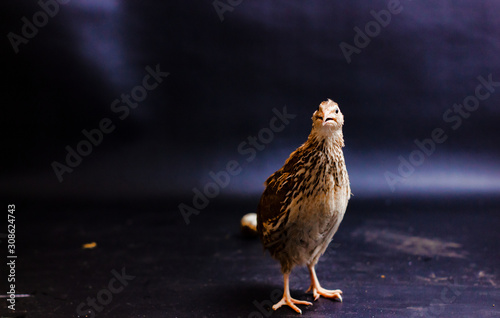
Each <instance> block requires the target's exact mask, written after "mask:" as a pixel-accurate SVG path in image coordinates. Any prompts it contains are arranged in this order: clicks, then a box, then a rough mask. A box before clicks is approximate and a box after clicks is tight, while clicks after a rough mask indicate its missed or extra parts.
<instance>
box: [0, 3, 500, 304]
mask: <svg viewBox="0 0 500 318" xmlns="http://www.w3.org/2000/svg"><path fill="white" fill-rule="evenodd" d="M224 3H225V2H224ZM233 3H238V1H233ZM387 3H388V2H387V1H342V2H339V1H326V0H325V1H295V0H294V1H250V0H243V1H241V3H239V4H237V5H236V6H234V7H232V10H229V11H226V12H224V13H223V18H224V19H223V21H221V19H220V17H219V15H218V13H217V11H216V9H215V8H214V5H213V2H212V1H180V0H179V1H170V0H169V1H118V0H89V1H83V0H80V1H77V0H72V1H70V2H69V3H67V4H60V5H59V12H57V14H55V16H54V17H51V18H49V20H48V23H47V24H46V25H45V26H43V27H40V28H39V30H38V33H37V34H36V36H34V37H33V38H31V39H29V41H28V43H27V44H20V45H19V47H18V48H19V52H18V53H15V51H14V49H13V47H12V45H11V44H10V42H9V39H8V34H9V33H10V32H13V33H16V34H18V35H22V32H21V30H22V27H23V23H24V22H23V20H22V18H23V17H27V19H28V20H29V21H32V18H33V14H35V13H36V12H37V11H40V10H41V8H40V6H39V5H38V4H37V2H36V1H22V2H20V1H4V2H2V5H1V10H2V13H3V14H2V16H3V17H2V19H1V31H2V34H3V41H2V56H3V57H2V72H1V74H2V77H3V79H4V80H3V84H2V86H1V92H2V114H1V115H0V118H1V119H0V120H1V127H2V134H1V136H0V138H1V145H2V173H1V175H0V193H1V196H2V197H3V199H4V200H5V203H6V204H7V203H15V204H16V205H17V206H18V207H19V209H20V211H22V213H23V215H25V217H26V224H28V223H29V222H30V219H29V216H33V218H32V219H31V222H37V221H38V220H42V219H43V220H58V222H62V223H61V228H62V229H64V230H65V231H68V233H70V230H71V228H72V227H73V226H74V223H73V222H75V218H77V219H78V220H80V219H79V218H78V217H76V216H75V215H76V214H75V213H74V210H78V209H80V208H82V207H85V208H87V207H90V208H89V209H90V210H92V211H94V212H92V213H94V214H92V213H91V212H88V213H89V215H92V216H93V217H96V220H101V219H105V218H106V217H107V218H108V219H110V220H115V221H116V220H118V218H119V217H120V215H122V213H124V212H123V210H124V209H125V208H124V209H123V210H122V209H121V208H122V207H127V209H128V210H127V211H128V212H127V213H129V214H127V215H141V214H143V213H145V211H151V210H154V211H157V213H163V214H160V215H163V216H164V218H166V219H167V220H168V221H165V220H163V222H166V223H169V222H170V224H176V226H178V227H179V228H183V226H185V224H184V221H183V218H182V216H181V214H180V212H179V210H178V205H179V204H180V203H185V204H187V205H190V206H192V197H193V195H194V192H193V189H195V188H196V189H201V190H203V188H204V186H206V185H207V183H209V182H210V181H211V180H210V176H209V172H211V171H213V172H218V171H221V170H224V169H225V167H226V164H227V163H228V162H229V161H231V160H236V161H237V162H238V163H240V164H241V168H242V170H241V173H239V174H238V175H236V176H233V177H232V178H231V181H230V184H229V185H228V186H227V187H224V188H223V189H220V195H218V196H216V197H215V198H213V199H211V200H210V208H209V209H211V208H212V207H215V206H218V205H217V204H222V205H224V204H226V202H228V200H229V201H230V202H235V204H234V205H233V206H232V207H231V209H234V210H233V213H234V215H235V219H238V218H239V215H242V214H243V213H246V212H251V211H253V210H254V207H255V206H256V205H257V202H258V198H259V195H260V193H261V192H262V191H263V182H264V180H265V179H266V178H267V177H268V176H269V175H270V174H271V173H272V172H274V171H275V170H277V169H278V168H280V167H281V165H282V164H283V162H284V160H285V159H286V158H287V157H288V155H289V153H290V152H292V151H293V150H294V149H295V148H296V147H298V146H299V145H300V144H301V143H303V142H304V141H305V140H306V138H307V135H308V134H309V131H310V125H311V120H310V118H311V115H312V113H313V112H314V110H315V109H316V108H317V106H318V105H319V103H320V102H321V101H324V100H326V99H327V98H331V99H333V100H334V101H336V102H338V103H339V105H340V107H341V110H342V112H343V114H344V116H345V126H344V138H345V143H346V147H345V148H344V154H345V157H346V163H347V168H348V171H349V174H350V178H351V187H352V191H353V193H354V197H353V199H352V202H353V204H354V205H356V204H357V203H356V202H368V201H366V200H378V201H381V202H384V204H385V206H389V205H390V204H391V202H393V201H394V200H404V199H410V198H411V199H412V200H416V201H420V202H422V200H427V199H429V198H433V199H437V200H441V198H443V200H445V201H446V202H449V201H450V198H452V199H451V200H452V201H453V198H458V197H460V198H464V197H466V198H471V199H470V200H469V201H468V203H469V204H471V205H470V206H471V207H475V206H476V203H477V202H479V201H478V199H477V198H485V197H488V198H494V197H496V196H497V195H498V193H499V191H500V165H499V163H498V162H499V161H498V159H497V158H498V155H499V154H500V151H499V147H498V123H499V119H500V107H499V103H500V87H495V91H494V92H492V93H491V96H490V97H489V98H487V99H486V100H484V101H481V102H480V104H479V106H478V108H477V110H475V111H473V112H471V113H470V117H468V118H464V119H463V122H462V124H461V125H459V126H458V128H457V129H456V130H453V129H452V128H451V126H452V125H451V124H450V123H447V122H445V121H444V119H443V114H444V113H445V112H446V111H447V110H449V109H453V105H454V104H461V103H462V102H463V100H464V98H466V97H467V96H469V95H474V93H475V89H476V86H477V85H478V84H479V83H480V82H479V81H478V77H479V76H482V77H483V78H488V76H490V75H491V77H492V79H493V81H495V82H498V81H500V59H499V58H498V56H499V53H500V18H499V17H498V12H500V3H499V2H498V1H495V0H491V1H472V0H469V1H453V0H446V1H438V2H436V1H421V0H419V1H401V3H400V6H401V8H402V11H401V12H400V13H398V14H394V15H392V16H391V21H390V23H389V24H388V25H387V26H386V27H383V28H381V30H380V32H379V33H378V35H376V36H374V37H373V38H371V41H370V43H369V44H368V45H367V46H366V47H365V48H362V49H361V52H360V53H359V54H353V55H352V56H351V59H352V61H351V62H350V63H348V62H347V61H346V58H345V57H344V55H343V53H342V50H341V48H340V43H341V42H346V43H348V44H350V45H354V37H355V34H356V33H355V30H354V28H356V27H358V28H360V29H362V30H364V29H365V26H366V25H367V23H369V22H370V21H373V20H374V18H373V16H372V15H371V14H370V11H371V10H375V11H376V12H379V11H380V10H387ZM156 65H160V69H161V71H163V72H169V73H170V75H169V76H168V77H166V78H165V79H164V80H163V82H162V83H160V84H159V86H158V87H157V88H156V89H154V90H152V91H149V92H148V96H147V98H146V99H145V100H144V101H143V102H141V103H140V104H139V106H138V107H137V108H135V109H131V110H130V115H129V116H128V117H127V118H125V119H123V120H121V119H119V117H118V116H119V114H117V113H115V112H113V111H112V110H111V104H112V102H113V100H115V99H116V98H119V97H120V95H121V94H130V92H131V90H132V89H133V88H134V87H135V86H137V85H140V84H141V83H142V79H143V77H144V76H145V75H146V74H147V71H146V69H145V68H146V66H150V67H152V68H155V66H156ZM284 107H286V109H287V111H288V113H290V114H294V115H296V117H295V118H294V119H293V120H291V121H290V123H289V124H288V125H286V127H285V129H284V130H283V131H282V132H279V133H276V134H275V136H274V137H273V138H272V141H271V142H269V144H267V145H266V146H265V149H263V150H262V151H258V152H257V153H256V156H255V159H254V160H250V161H249V162H248V161H247V160H246V159H247V158H248V155H244V154H242V153H241V151H238V146H239V145H240V144H241V143H242V142H244V141H247V140H248V137H249V136H256V135H258V133H259V131H261V130H262V129H263V128H266V127H269V121H270V120H271V119H272V118H273V116H274V112H273V109H274V108H276V109H277V110H279V111H281V110H283V108H284ZM103 118H110V119H111V120H112V122H113V124H114V125H115V127H116V128H115V130H114V131H113V132H111V133H109V134H105V135H104V137H103V141H102V143H101V144H99V145H98V146H95V147H93V149H92V151H91V153H90V154H89V155H88V156H84V157H83V158H82V162H81V163H80V164H79V165H77V166H76V167H74V168H73V169H74V170H73V172H71V173H65V174H64V175H63V180H62V182H59V180H58V178H57V176H56V174H55V173H54V171H53V168H52V166H51V164H52V163H53V162H54V161H57V162H59V163H61V164H66V163H65V160H66V159H65V158H66V154H67V150H66V147H67V146H70V147H72V148H73V149H76V146H77V144H78V143H79V142H81V141H82V140H84V139H85V136H84V135H83V134H82V130H83V129H86V130H91V129H95V128H98V127H99V122H100V121H101V120H102V119H103ZM436 128H442V129H443V130H444V132H445V134H446V136H447V139H446V141H445V142H443V143H441V144H438V145H436V148H435V151H434V152H433V153H432V154H431V155H429V156H427V155H426V156H425V157H424V159H423V162H422V163H421V164H419V165H417V166H416V167H414V169H415V170H414V171H413V172H412V173H411V174H410V175H409V176H407V177H404V178H402V179H401V180H402V181H403V182H398V183H397V184H396V185H395V188H393V189H391V187H390V185H389V184H388V182H387V180H386V176H385V174H386V173H387V172H390V173H393V174H395V175H397V174H398V167H399V165H400V162H401V159H400V157H399V156H402V157H403V158H405V159H406V160H409V157H410V155H411V153H412V152H413V153H414V152H415V150H417V149H418V148H417V146H416V144H415V143H414V140H415V139H418V140H424V139H426V138H431V133H432V131H433V130H434V129H436ZM238 200H242V201H241V202H243V201H244V202H245V203H244V204H243V203H242V204H241V207H238V203H237V202H238ZM363 200H365V201H363ZM481 202H482V201H481ZM479 203H480V202H479ZM382 206H384V205H383V204H382ZM117 207H118V208H117ZM422 209H423V210H426V208H425V207H424V208H422ZM443 210H445V209H443ZM472 210H474V208H472ZM472 210H471V211H472ZM95 211H98V212H95ZM440 211H441V210H440V209H436V211H435V213H438V214H439V213H440ZM19 213H21V212H19ZM86 213H87V212H86ZM398 213H400V212H399V211H398ZM408 213H410V212H408ZM471 213H472V212H471ZM212 215H215V214H212ZM115 218H116V219H115ZM155 218H158V216H155ZM160 218H161V217H160ZM123 220H124V221H123V222H125V219H123ZM195 220H196V219H194V218H193V219H192V220H191V221H192V222H197V221H195ZM204 220H206V221H207V222H215V221H216V220H217V219H216V218H215V217H212V218H210V217H208V216H205V219H204ZM210 220H211V221H210ZM80 221H82V222H83V220H80ZM47 222H48V221H47ZM65 222H66V223H65ZM113 222H114V221H113ZM160 222H161V221H160ZM199 222H201V219H200V221H199ZM118 223H119V222H118ZM225 224H227V222H226V223H225ZM212 225H213V226H214V227H217V223H216V222H215V224H212ZM26 226H28V225H26ZM234 226H235V229H236V230H237V226H238V224H237V222H236V223H235V224H234ZM145 228H147V227H145ZM186 229H188V230H189V227H186ZM47 233H49V234H48V235H53V236H56V237H57V235H58V234H54V233H58V232H57V231H56V232H54V231H52V232H51V231H50V230H47ZM19 235H21V234H19ZM22 235H23V236H24V237H25V240H31V237H30V235H29V234H27V233H23V234H22ZM41 235H42V236H43V234H41ZM79 239H80V240H82V238H81V237H80V238H79ZM75 240H76V239H75ZM89 240H91V238H90V237H89ZM76 241H77V240H76ZM82 243H83V242H82ZM179 253H180V255H182V252H179ZM61 257H62V256H61ZM116 266H118V265H116ZM110 268H112V267H110ZM273 273H274V272H273ZM275 274H278V271H276V273H275ZM103 277H104V280H107V279H108V277H109V270H108V271H107V272H106V273H104V274H103ZM264 290H265V292H267V289H264ZM436 293H438V292H436ZM80 299H81V298H80Z"/></svg>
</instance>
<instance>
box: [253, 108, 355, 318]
mask: <svg viewBox="0 0 500 318" xmlns="http://www.w3.org/2000/svg"><path fill="white" fill-rule="evenodd" d="M312 120H313V127H312V130H311V133H310V135H309V138H308V139H307V141H306V142H305V143H304V144H303V145H302V146H300V147H299V148H298V149H297V150H295V151H294V152H292V154H291V155H290V157H289V158H288V159H287V160H286V162H285V164H284V166H283V167H282V168H281V169H279V170H278V171H276V172H275V173H273V174H272V175H271V176H270V177H269V178H268V179H267V180H266V182H265V185H266V189H265V190H264V193H263V194H262V197H261V199H260V202H259V207H258V211H257V231H258V233H259V236H260V238H261V241H262V243H263V245H264V248H265V249H267V250H269V252H270V253H271V256H272V257H273V258H275V259H277V260H278V261H279V262H280V264H281V271H282V273H283V278H284V287H285V290H284V294H283V298H282V300H281V301H280V302H278V303H277V304H275V305H274V306H273V309H274V310H276V309H278V308H279V307H281V306H282V305H288V306H290V307H291V308H292V309H294V310H295V311H297V312H298V313H301V310H300V309H299V308H298V307H297V306H295V304H300V305H311V303H310V302H307V301H300V300H296V299H293V298H292V297H291V296H290V290H289V287H288V278H289V274H290V272H291V270H292V268H293V267H294V266H296V265H299V266H302V265H307V266H308V268H309V273H310V275H311V286H310V287H309V289H308V291H309V290H310V291H312V292H313V296H314V299H315V300H316V299H318V298H319V296H320V295H321V296H324V297H327V298H333V299H337V300H340V301H342V296H341V294H342V291H341V290H326V289H324V288H322V287H321V286H320V284H319V281H318V279H317V277H316V272H315V269H314V266H315V265H316V264H317V262H318V260H319V258H320V256H321V255H323V253H324V252H325V250H326V248H327V247H328V244H329V243H330V241H331V240H332V238H333V235H334V234H335V232H337V229H338V227H339V225H340V222H341V221H342V218H343V217H344V213H345V210H346V208H347V203H348V201H349V198H350V195H351V189H350V186H349V177H348V174H347V170H346V166H345V161H344V155H343V152H342V147H343V146H344V139H343V134H342V126H343V124H344V117H343V115H342V113H341V112H340V109H339V107H338V105H337V103H335V102H333V101H331V100H327V101H325V102H322V103H321V104H320V106H319V107H318V110H317V111H315V112H314V114H313V117H312Z"/></svg>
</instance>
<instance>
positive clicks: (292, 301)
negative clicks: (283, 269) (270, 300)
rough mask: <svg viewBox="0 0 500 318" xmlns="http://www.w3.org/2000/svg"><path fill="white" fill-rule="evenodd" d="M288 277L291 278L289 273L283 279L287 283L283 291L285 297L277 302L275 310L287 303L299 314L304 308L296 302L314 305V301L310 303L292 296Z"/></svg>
mask: <svg viewBox="0 0 500 318" xmlns="http://www.w3.org/2000/svg"><path fill="white" fill-rule="evenodd" d="M288 278H289V274H283V281H284V284H285V286H284V289H285V290H284V292H283V298H281V300H280V301H279V302H277V303H276V304H274V306H273V310H276V309H278V308H280V307H281V306H283V305H287V306H290V308H292V309H293V310H295V311H296V312H298V313H299V314H302V310H300V309H299V307H297V306H295V305H294V304H297V305H308V306H310V305H312V303H310V302H308V301H303V300H297V299H293V298H292V297H291V296H290V288H289V285H288Z"/></svg>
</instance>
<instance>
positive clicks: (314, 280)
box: [306, 265, 342, 302]
mask: <svg viewBox="0 0 500 318" xmlns="http://www.w3.org/2000/svg"><path fill="white" fill-rule="evenodd" d="M307 267H308V268H309V274H310V275H311V286H309V289H308V290H306V293H307V292H310V291H312V293H313V297H314V300H318V298H319V296H323V297H325V298H331V299H335V300H338V301H340V302H342V291H341V290H340V289H335V290H328V289H324V288H323V287H321V285H320V284H319V281H318V277H317V276H316V271H315V270H314V265H308V266H307Z"/></svg>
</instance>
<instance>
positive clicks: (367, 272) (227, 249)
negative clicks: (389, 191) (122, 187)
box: [0, 197, 500, 318]
mask: <svg viewBox="0 0 500 318" xmlns="http://www.w3.org/2000/svg"><path fill="white" fill-rule="evenodd" d="M215 201H217V202H215ZM179 202H182V201H179ZM179 202H177V203H176V204H171V203H156V204H152V203H151V201H150V202H142V203H131V204H109V203H107V204H99V203H85V204H82V203H75V202H73V203H65V204H53V205H52V206H50V205H45V204H34V203H25V204H24V203H22V202H18V203H17V205H16V206H17V209H16V213H17V216H18V218H17V220H16V222H17V223H16V229H17V230H16V234H17V255H18V259H17V260H16V293H17V294H27V295H26V296H27V297H19V298H17V299H16V311H15V312H12V311H8V310H7V303H6V299H5V298H3V299H0V311H1V315H0V316H1V317H27V318H28V317H65V318H67V317H78V314H79V311H80V313H81V312H83V311H85V310H88V309H90V308H91V302H92V299H93V298H94V299H97V300H96V304H95V308H96V309H95V310H94V312H88V315H87V316H88V317H93V316H95V317H269V316H271V315H272V316H274V317H282V316H287V317H298V315H297V314H296V313H295V312H293V311H292V310H291V309H290V308H288V307H283V308H281V309H279V310H278V311H276V312H273V313H271V310H270V309H269V307H270V305H271V301H273V302H274V301H275V300H276V299H275V298H276V295H277V294H281V292H282V277H281V274H280V269H279V265H278V263H277V262H276V261H274V260H273V259H271V258H270V256H269V255H268V254H264V253H263V252H262V247H261V244H260V242H259V241H258V239H246V238H244V237H242V236H241V235H240V232H239V221H240V218H241V216H242V215H243V214H244V213H247V212H251V211H252V210H254V207H255V206H256V203H257V198H255V199H251V200H235V199H230V200H229V199H221V198H218V199H217V200H214V202H211V204H210V205H209V206H208V207H207V208H206V209H205V210H203V211H202V212H201V214H200V215H198V216H193V217H191V224H190V225H186V224H185V223H184V221H183V219H182V217H181V216H180V213H179V212H178V211H177V210H176V205H177V204H178V203H179ZM188 202H189V201H188ZM499 203H500V200H498V199H492V198H487V197H483V198H469V199H466V198H445V199H443V198H442V199H423V200H422V199H421V200H410V199H409V200H398V201H393V200H361V199H357V198H355V197H354V198H353V199H352V200H351V202H350V206H349V207H348V211H347V214H346V216H345V218H344V221H343V223H342V224H341V226H340V229H339V231H338V233H337V234H336V236H335V237H334V241H333V242H332V243H331V244H330V247H329V249H328V250H327V252H326V254H325V255H324V256H323V257H322V259H321V260H320V262H319V264H318V266H317V272H318V277H319V279H320V281H321V283H322V285H323V286H324V287H326V288H339V289H342V290H343V292H344V302H343V303H340V302H335V301H332V300H328V299H324V298H321V299H319V300H318V301H316V302H314V304H313V306H310V307H306V306H301V308H302V311H303V316H304V317H500V288H499V287H500V279H499V274H500V257H499V256H500V242H499V238H500V234H499V228H500V214H499V212H500V211H499V210H500V204H499ZM2 224H5V223H2ZM2 227H3V225H2ZM4 232H5V231H1V230H0V233H4ZM2 240H3V239H2ZM94 241H95V242H96V243H97V247H95V248H93V249H83V248H82V244H84V243H90V242H94ZM1 246H2V247H1V248H2V250H5V249H6V246H5V241H4V242H2V243H1ZM2 254H3V255H5V253H2ZM2 263H4V261H2ZM1 273H2V275H1V276H2V277H3V278H2V279H1V282H0V284H1V285H0V286H1V288H2V290H1V294H3V295H5V288H6V278H5V277H6V276H7V274H6V273H7V271H6V266H5V265H2V268H1ZM117 276H118V277H120V276H121V281H120V280H118V279H116V277H117ZM308 285H309V277H308V274H307V271H306V270H305V269H303V268H296V269H294V271H293V273H292V275H291V293H292V296H294V297H295V298H298V299H304V300H309V301H312V296H311V295H310V294H306V293H305V290H306V289H307V287H308ZM4 297H5V296H4Z"/></svg>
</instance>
